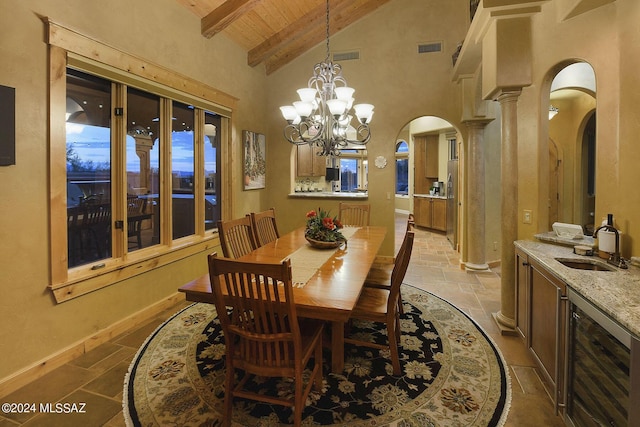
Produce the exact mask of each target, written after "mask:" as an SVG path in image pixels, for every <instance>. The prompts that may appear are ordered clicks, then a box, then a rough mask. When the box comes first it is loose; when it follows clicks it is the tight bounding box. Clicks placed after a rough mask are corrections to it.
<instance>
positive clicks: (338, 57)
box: [333, 50, 360, 61]
mask: <svg viewBox="0 0 640 427" xmlns="http://www.w3.org/2000/svg"><path fill="white" fill-rule="evenodd" d="M354 59H360V52H359V51H357V50H355V51H353V52H339V53H338V52H336V53H334V54H333V60H334V61H351V60H354Z"/></svg>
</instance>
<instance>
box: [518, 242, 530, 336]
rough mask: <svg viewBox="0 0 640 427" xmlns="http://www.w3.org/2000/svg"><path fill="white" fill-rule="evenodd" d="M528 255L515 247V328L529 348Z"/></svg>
mask: <svg viewBox="0 0 640 427" xmlns="http://www.w3.org/2000/svg"><path fill="white" fill-rule="evenodd" d="M530 271H531V270H530V268H529V256H528V255H527V254H526V253H525V252H524V251H523V250H522V249H520V248H516V268H515V272H516V330H517V331H518V334H520V336H521V337H522V338H523V339H524V342H525V345H526V346H527V348H529V341H528V339H529V308H528V307H529V293H530V292H529V274H530Z"/></svg>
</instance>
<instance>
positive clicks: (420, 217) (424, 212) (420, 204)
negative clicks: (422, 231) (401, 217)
mask: <svg viewBox="0 0 640 427" xmlns="http://www.w3.org/2000/svg"><path fill="white" fill-rule="evenodd" d="M413 214H414V217H415V222H416V225H417V226H420V227H425V228H432V229H434V230H439V231H446V230H447V200H446V199H442V198H436V197H414V198H413Z"/></svg>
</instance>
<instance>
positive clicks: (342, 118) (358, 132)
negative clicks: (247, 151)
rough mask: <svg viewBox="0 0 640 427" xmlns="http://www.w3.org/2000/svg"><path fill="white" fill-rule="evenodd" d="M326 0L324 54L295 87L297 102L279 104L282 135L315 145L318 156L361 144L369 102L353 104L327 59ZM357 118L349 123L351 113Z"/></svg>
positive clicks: (369, 113)
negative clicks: (303, 82)
mask: <svg viewBox="0 0 640 427" xmlns="http://www.w3.org/2000/svg"><path fill="white" fill-rule="evenodd" d="M329 52H330V50H329V0H327V57H326V58H325V60H324V62H321V63H319V64H316V65H315V66H314V67H313V76H311V78H310V79H309V82H308V84H307V86H308V87H306V88H303V89H298V96H299V97H300V101H296V102H294V103H293V105H287V106H284V107H280V110H281V111H282V115H283V116H284V118H285V120H286V121H287V123H288V124H287V126H286V127H285V128H284V136H285V138H286V139H287V140H288V141H289V142H290V143H292V144H296V145H303V144H308V145H316V146H318V147H321V148H322V151H321V152H320V153H318V154H319V155H321V156H339V155H340V150H341V149H343V148H345V147H346V146H347V145H349V144H356V145H365V144H366V143H367V142H369V139H371V131H370V129H369V123H371V117H372V116H373V105H371V104H357V105H353V102H354V99H353V93H354V92H355V89H353V88H351V87H348V86H347V81H346V80H345V79H344V77H342V67H341V66H340V64H334V63H333V62H331V61H330V60H329V56H330V53H329ZM354 115H355V116H356V118H357V119H358V120H357V122H356V126H355V127H354V126H352V125H351V120H352V119H353V116H354Z"/></svg>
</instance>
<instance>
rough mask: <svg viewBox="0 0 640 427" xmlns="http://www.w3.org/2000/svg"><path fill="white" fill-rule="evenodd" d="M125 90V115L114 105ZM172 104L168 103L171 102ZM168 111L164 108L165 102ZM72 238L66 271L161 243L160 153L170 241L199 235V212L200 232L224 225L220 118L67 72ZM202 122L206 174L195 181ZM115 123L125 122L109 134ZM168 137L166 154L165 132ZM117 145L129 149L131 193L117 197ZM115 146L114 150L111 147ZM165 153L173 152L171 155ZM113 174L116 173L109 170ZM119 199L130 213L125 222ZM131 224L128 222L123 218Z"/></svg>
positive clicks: (69, 228)
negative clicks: (166, 173)
mask: <svg viewBox="0 0 640 427" xmlns="http://www.w3.org/2000/svg"><path fill="white" fill-rule="evenodd" d="M124 88H126V104H124V105H126V108H124V109H118V108H116V109H115V110H114V116H113V118H112V115H111V111H112V106H111V99H118V94H119V93H121V92H122V89H124ZM169 101H170V102H169ZM163 102H164V103H165V105H168V106H170V107H169V108H168V109H165V110H166V111H165V110H163V109H162V108H161V105H162V103H163ZM66 105H67V111H66V134H67V142H66V143H67V150H66V152H67V217H68V221H67V236H68V243H67V245H68V267H69V268H73V267H77V266H81V265H85V264H94V263H96V262H99V261H101V260H105V259H109V258H112V257H113V256H114V254H125V253H129V252H133V251H137V250H141V249H144V248H147V247H149V246H153V245H158V244H160V243H161V241H162V239H161V227H160V225H161V223H162V221H161V218H162V214H163V210H162V209H161V206H162V203H163V196H162V194H163V191H162V188H161V184H160V182H161V176H162V173H163V172H162V171H163V166H162V165H163V162H162V154H161V153H163V152H169V153H171V155H170V158H171V162H170V165H171V166H170V176H171V180H170V183H171V184H170V187H171V188H170V193H168V194H170V195H171V197H170V204H171V217H172V222H171V236H172V239H179V238H183V237H187V236H191V235H194V234H195V233H196V221H197V218H198V215H197V206H202V209H203V211H204V213H203V217H204V218H205V219H204V223H203V227H202V228H203V229H204V230H211V229H212V228H213V225H214V224H215V222H216V221H217V219H219V218H220V212H219V207H218V203H217V201H216V197H217V194H218V192H219V187H217V183H218V182H219V181H220V180H219V179H218V176H217V175H218V172H219V171H218V168H217V165H218V159H217V155H218V154H217V152H218V150H217V143H216V129H217V127H219V124H220V118H219V116H218V115H217V114H215V113H213V112H211V111H203V110H201V109H199V108H196V107H194V106H193V105H190V104H185V103H182V102H179V101H176V100H169V99H167V98H165V97H161V96H158V95H155V94H152V93H148V92H145V91H142V90H139V89H136V88H134V87H130V86H126V85H122V84H118V83H115V82H111V81H109V80H107V79H104V78H101V77H97V76H94V75H92V74H89V73H86V72H83V71H79V70H76V69H73V68H68V69H67V102H66ZM198 114H202V116H203V117H205V120H204V122H203V124H202V125H201V126H200V127H201V129H200V131H199V132H198V133H199V134H201V135H203V140H202V147H203V149H202V150H201V152H202V153H203V154H202V157H203V162H202V163H203V164H204V168H203V169H202V170H200V172H201V175H200V177H201V178H200V179H199V177H198V178H197V177H196V175H197V174H196V160H197V156H196V143H195V134H196V117H197V115H198ZM112 120H113V121H114V122H118V121H121V122H122V123H120V124H119V126H116V127H115V128H117V129H123V128H124V130H125V132H123V133H122V134H119V133H117V132H114V131H112ZM164 123H170V126H171V128H170V129H171V132H170V135H169V138H165V139H166V141H167V142H166V143H167V144H170V146H169V147H168V148H166V147H165V148H163V145H164V143H165V139H163V138H161V134H162V132H161V128H162V126H163V124H164ZM120 141H124V144H123V145H124V146H125V147H126V148H125V150H124V153H123V169H125V170H126V178H125V180H126V191H119V187H118V185H117V182H118V177H117V174H115V173H114V172H113V170H116V169H118V168H112V164H113V163H114V162H113V160H112V156H113V155H114V154H113V153H116V154H115V155H116V156H117V155H118V154H117V153H118V150H115V147H117V146H120V145H121V144H120ZM112 145H113V146H112ZM167 150H168V151H167ZM112 169H113V170H112ZM196 182H201V183H202V187H203V191H202V194H204V195H205V196H204V198H203V202H202V203H200V204H198V203H196V199H195V197H196ZM118 200H119V201H120V202H121V203H123V204H124V205H125V206H126V213H125V214H124V215H122V216H120V215H119V212H118V207H117V206H118ZM124 217H126V220H122V219H121V218H124ZM124 230H126V239H122V241H123V242H126V247H121V248H114V247H113V245H114V242H115V244H116V245H117V244H118V242H119V240H117V239H116V238H115V234H116V233H121V232H122V231H124Z"/></svg>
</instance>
